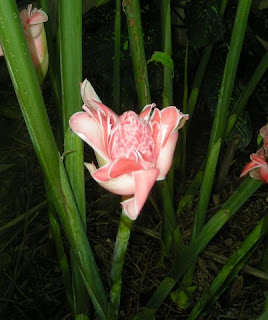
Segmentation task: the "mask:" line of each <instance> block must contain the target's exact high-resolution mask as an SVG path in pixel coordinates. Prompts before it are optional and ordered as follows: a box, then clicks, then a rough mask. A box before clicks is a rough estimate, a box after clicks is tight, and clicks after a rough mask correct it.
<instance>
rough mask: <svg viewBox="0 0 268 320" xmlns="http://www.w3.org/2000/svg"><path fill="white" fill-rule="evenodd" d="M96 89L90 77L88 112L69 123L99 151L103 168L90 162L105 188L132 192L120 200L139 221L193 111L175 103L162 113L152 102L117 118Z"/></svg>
mask: <svg viewBox="0 0 268 320" xmlns="http://www.w3.org/2000/svg"><path fill="white" fill-rule="evenodd" d="M92 90H93V89H92V87H91V85H90V83H89V82H88V81H87V80H85V81H84V82H83V83H82V85H81V94H82V98H83V101H84V105H83V109H84V111H85V112H78V113H75V114H74V115H73V116H72V117H71V119H70V127H71V129H72V130H73V131H74V132H75V133H76V134H77V135H78V136H79V137H80V138H82V139H83V140H84V141H85V142H86V143H88V144H89V145H90V146H91V147H92V148H93V149H94V150H95V153H96V155H97V159H98V162H99V166H100V167H99V169H97V168H96V167H95V165H94V164H93V163H91V164H89V163H86V164H85V165H86V167H87V168H88V170H89V172H90V173H91V175H92V177H93V178H94V179H95V180H96V181H97V182H98V183H99V184H100V185H101V186H102V187H104V188H105V189H107V190H109V191H111V192H113V193H115V194H119V195H123V196H128V197H127V200H124V201H123V202H122V203H121V204H122V207H123V209H124V211H125V213H126V214H127V215H128V217H129V218H130V219H132V220H135V219H136V218H137V216H138V215H139V213H140V211H141V209H142V207H143V205H144V203H145V201H146V199H147V197H148V195H149V192H150V190H151V188H152V187H153V185H154V183H155V181H156V180H162V179H165V176H166V174H167V172H168V171H169V169H170V166H171V163H172V158H173V153H174V150H175V146H176V142H177V140H178V136H179V135H178V129H179V128H181V127H182V126H183V125H184V123H185V121H186V120H187V119H188V115H185V114H183V113H181V112H180V111H179V110H178V109H177V108H175V107H168V108H165V109H163V110H162V111H160V110H159V109H157V108H155V104H150V105H146V106H145V107H144V109H143V110H142V112H141V113H140V115H138V114H136V113H135V112H133V111H127V112H124V113H123V114H122V115H121V116H117V115H116V114H115V113H114V112H113V111H112V110H111V109H109V108H108V107H106V106H105V105H103V104H102V103H101V102H100V100H99V99H98V97H97V96H96V94H95V92H94V90H93V91H92ZM92 96H93V97H92ZM100 158H101V159H100ZM124 198H126V197H124Z"/></svg>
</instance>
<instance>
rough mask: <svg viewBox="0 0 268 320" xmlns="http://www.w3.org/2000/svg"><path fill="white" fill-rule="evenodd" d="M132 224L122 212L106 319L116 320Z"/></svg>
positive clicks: (113, 259)
mask: <svg viewBox="0 0 268 320" xmlns="http://www.w3.org/2000/svg"><path fill="white" fill-rule="evenodd" d="M132 222H133V221H132V220H131V219H129V217H128V216H127V215H126V214H125V213H124V211H122V213H121V217H120V222H119V226H118V232H117V237H116V241H115V247H114V253H113V258H112V269H111V290H110V306H109V317H108V318H109V319H110V320H116V319H118V309H119V305H120V294H121V286H122V269H123V264H124V260H125V254H126V251H127V247H128V240H129V237H130V231H131V225H132Z"/></svg>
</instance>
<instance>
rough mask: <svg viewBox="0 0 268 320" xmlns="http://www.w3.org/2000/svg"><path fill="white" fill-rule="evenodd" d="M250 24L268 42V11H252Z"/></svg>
mask: <svg viewBox="0 0 268 320" xmlns="http://www.w3.org/2000/svg"><path fill="white" fill-rule="evenodd" d="M249 23H250V27H251V28H252V29H253V31H255V32H256V33H257V35H259V36H260V37H261V38H263V39H264V40H266V41H268V9H265V10H251V12H250V16H249Z"/></svg>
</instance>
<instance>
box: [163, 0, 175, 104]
mask: <svg viewBox="0 0 268 320" xmlns="http://www.w3.org/2000/svg"><path fill="white" fill-rule="evenodd" d="M160 13H161V35H162V36H161V40H162V51H163V52H165V53H166V54H168V55H169V56H170V57H172V41H171V14H170V0H161V7H160ZM172 79H173V71H172V70H170V68H168V67H167V66H163V93H162V108H165V107H167V106H171V105H172V104H173V80H172Z"/></svg>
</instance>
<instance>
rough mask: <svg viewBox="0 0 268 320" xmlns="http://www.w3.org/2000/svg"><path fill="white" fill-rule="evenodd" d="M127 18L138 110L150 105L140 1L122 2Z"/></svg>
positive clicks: (128, 0)
mask: <svg viewBox="0 0 268 320" xmlns="http://www.w3.org/2000/svg"><path fill="white" fill-rule="evenodd" d="M123 3H124V8H123V9H124V10H125V13H126V18H127V26H128V37H129V43H130V51H131V58H132V65H133V72H134V78H135V83H136V91H137V95H138V103H139V108H140V109H142V108H143V107H144V106H145V105H146V104H149V103H151V96H150V87H149V80H148V73H147V64H146V58H145V52H144V44H143V34H142V25H141V15H140V1H139V0H127V1H124V2H123Z"/></svg>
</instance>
